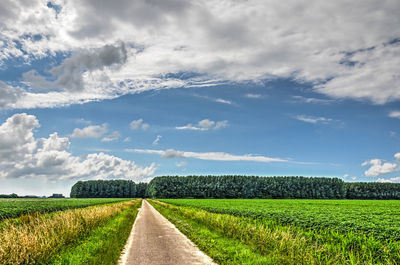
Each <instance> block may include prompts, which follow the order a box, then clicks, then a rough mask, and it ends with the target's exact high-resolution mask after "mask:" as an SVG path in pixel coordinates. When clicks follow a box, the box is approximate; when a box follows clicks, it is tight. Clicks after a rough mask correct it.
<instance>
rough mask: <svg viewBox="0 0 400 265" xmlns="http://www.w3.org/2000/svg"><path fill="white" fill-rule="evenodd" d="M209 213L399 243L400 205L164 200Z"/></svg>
mask: <svg viewBox="0 0 400 265" xmlns="http://www.w3.org/2000/svg"><path fill="white" fill-rule="evenodd" d="M161 201H163V202H167V203H170V204H174V205H181V206H189V207H196V208H200V209H203V210H206V211H209V212H215V213H223V214H230V215H234V216H245V217H251V218H256V219H268V220H274V221H276V222H278V223H280V224H284V225H296V226H300V227H303V228H310V229H313V230H316V229H330V230H334V231H339V232H351V231H352V232H363V233H365V234H367V235H373V236H374V237H375V238H379V239H385V240H400V201H371V200H361V201H359V200H244V199H235V200H212V199H204V200H194V199H167V200H161Z"/></svg>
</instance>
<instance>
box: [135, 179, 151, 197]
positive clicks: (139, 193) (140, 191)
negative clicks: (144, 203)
mask: <svg viewBox="0 0 400 265" xmlns="http://www.w3.org/2000/svg"><path fill="white" fill-rule="evenodd" d="M147 185H148V184H147V183H143V182H141V183H138V184H136V198H146V190H147Z"/></svg>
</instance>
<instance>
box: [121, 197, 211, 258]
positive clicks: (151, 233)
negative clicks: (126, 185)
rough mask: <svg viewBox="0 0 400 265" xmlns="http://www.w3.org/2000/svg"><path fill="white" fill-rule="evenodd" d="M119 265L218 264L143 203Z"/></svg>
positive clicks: (144, 201) (154, 210)
mask: <svg viewBox="0 0 400 265" xmlns="http://www.w3.org/2000/svg"><path fill="white" fill-rule="evenodd" d="M120 264H122V265H125V264H135V265H142V264H143V265H153V264H163V265H168V264H171V265H191V264H215V263H213V262H212V260H211V258H209V257H208V256H206V255H205V254H204V253H203V252H201V251H200V250H199V249H198V248H197V247H196V246H195V245H194V244H193V243H192V242H191V241H190V240H189V239H188V238H187V237H186V236H184V235H183V234H182V233H181V232H180V231H179V230H178V229H176V228H175V226H174V225H173V224H172V223H171V222H169V221H168V220H167V219H166V218H165V217H164V216H162V215H161V214H160V213H159V212H158V211H157V210H156V209H154V207H153V206H151V205H150V204H149V203H148V202H147V201H146V200H143V204H142V208H141V209H140V211H139V213H138V216H137V218H136V221H135V224H134V226H133V229H132V232H131V235H130V236H129V239H128V243H127V245H126V251H125V253H124V254H123V255H122V256H121V259H120Z"/></svg>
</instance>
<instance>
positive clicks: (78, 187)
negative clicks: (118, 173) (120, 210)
mask: <svg viewBox="0 0 400 265" xmlns="http://www.w3.org/2000/svg"><path fill="white" fill-rule="evenodd" d="M146 189H147V183H139V184H135V182H133V181H131V180H88V181H78V182H77V183H75V184H74V186H72V188H71V194H70V196H71V198H139V197H144V196H145V192H146Z"/></svg>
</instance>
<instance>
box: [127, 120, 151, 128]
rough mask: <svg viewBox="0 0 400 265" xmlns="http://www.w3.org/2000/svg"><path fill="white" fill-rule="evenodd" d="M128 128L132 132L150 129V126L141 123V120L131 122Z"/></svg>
mask: <svg viewBox="0 0 400 265" xmlns="http://www.w3.org/2000/svg"><path fill="white" fill-rule="evenodd" d="M130 127H131V129H132V130H138V129H140V128H141V129H142V130H144V131H145V130H147V129H148V128H149V127H150V125H149V124H147V123H143V119H138V120H133V121H132V122H131V123H130Z"/></svg>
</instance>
